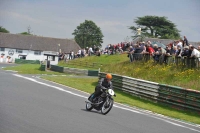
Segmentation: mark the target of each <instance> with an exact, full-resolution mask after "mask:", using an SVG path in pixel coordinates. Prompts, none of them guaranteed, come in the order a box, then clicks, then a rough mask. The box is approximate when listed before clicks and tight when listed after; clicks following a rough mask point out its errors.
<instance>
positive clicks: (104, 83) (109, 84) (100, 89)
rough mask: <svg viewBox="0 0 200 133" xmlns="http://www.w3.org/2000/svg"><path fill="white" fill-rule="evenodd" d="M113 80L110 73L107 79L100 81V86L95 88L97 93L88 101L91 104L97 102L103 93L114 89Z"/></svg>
mask: <svg viewBox="0 0 200 133" xmlns="http://www.w3.org/2000/svg"><path fill="white" fill-rule="evenodd" d="M111 79H112V75H111V74H109V73H108V74H106V77H105V78H102V79H100V80H99V83H98V85H97V86H96V87H95V92H94V93H93V95H91V96H90V97H89V99H88V100H89V101H91V102H95V100H96V97H98V96H100V95H101V94H102V93H103V91H105V90H107V89H113V85H112V82H111Z"/></svg>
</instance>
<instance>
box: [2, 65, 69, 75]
mask: <svg viewBox="0 0 200 133" xmlns="http://www.w3.org/2000/svg"><path fill="white" fill-rule="evenodd" d="M3 69H4V70H13V71H18V73H19V74H50V75H66V74H65V73H59V72H52V71H49V72H47V71H41V70H40V65H39V64H22V65H18V66H14V67H6V68H3Z"/></svg>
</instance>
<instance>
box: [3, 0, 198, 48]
mask: <svg viewBox="0 0 200 133" xmlns="http://www.w3.org/2000/svg"><path fill="white" fill-rule="evenodd" d="M145 15H156V16H166V17H167V18H168V19H169V20H171V21H172V22H174V23H175V24H176V25H177V28H178V29H179V30H180V31H181V35H182V36H184V35H185V36H187V38H188V40H189V41H194V42H197V41H200V0H137V1H136V0H0V26H3V27H4V28H6V29H7V30H9V31H10V33H21V32H25V31H27V27H28V26H29V25H30V27H31V31H32V33H33V34H35V35H40V36H45V37H55V38H73V37H74V36H73V35H72V33H73V31H74V29H76V27H77V26H78V25H79V24H80V23H82V22H84V21H85V20H92V21H93V22H95V23H96V25H97V26H98V27H100V28H101V30H102V33H103V35H104V38H103V41H104V43H103V46H105V45H107V44H110V43H111V44H115V43H119V42H122V41H124V39H125V38H126V37H127V36H131V35H133V34H132V33H131V30H129V29H128V26H131V25H134V23H133V21H134V19H135V18H136V17H142V16H145Z"/></svg>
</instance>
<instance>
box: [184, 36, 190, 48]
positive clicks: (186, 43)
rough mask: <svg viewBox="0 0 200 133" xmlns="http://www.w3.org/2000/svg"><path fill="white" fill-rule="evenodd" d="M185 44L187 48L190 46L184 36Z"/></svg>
mask: <svg viewBox="0 0 200 133" xmlns="http://www.w3.org/2000/svg"><path fill="white" fill-rule="evenodd" d="M183 42H184V45H185V46H189V44H188V40H187V38H186V36H184V40H183Z"/></svg>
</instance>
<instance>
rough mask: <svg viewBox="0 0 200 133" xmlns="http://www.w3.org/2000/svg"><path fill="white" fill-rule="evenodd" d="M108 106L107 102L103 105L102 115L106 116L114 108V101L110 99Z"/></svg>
mask: <svg viewBox="0 0 200 133" xmlns="http://www.w3.org/2000/svg"><path fill="white" fill-rule="evenodd" d="M107 104H108V103H107V102H105V103H104V104H103V106H102V108H101V113H102V114H103V115H106V114H107V113H108V112H109V111H110V110H111V109H112V107H113V100H112V99H110V101H109V106H108V105H107ZM107 106H108V107H107Z"/></svg>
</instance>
